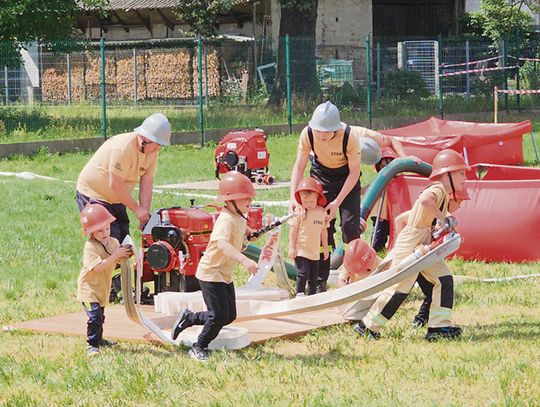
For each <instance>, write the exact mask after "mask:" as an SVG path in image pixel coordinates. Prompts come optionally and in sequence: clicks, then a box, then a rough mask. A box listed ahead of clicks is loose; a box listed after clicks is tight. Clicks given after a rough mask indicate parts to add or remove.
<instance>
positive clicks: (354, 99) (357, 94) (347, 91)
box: [328, 82, 367, 107]
mask: <svg viewBox="0 0 540 407" xmlns="http://www.w3.org/2000/svg"><path fill="white" fill-rule="evenodd" d="M328 98H329V99H330V100H331V101H332V102H333V103H334V104H335V105H336V106H338V107H361V106H365V105H366V102H367V98H366V92H365V90H364V89H363V88H354V87H353V86H352V85H351V84H350V83H349V82H345V83H344V84H343V86H340V87H331V88H330V89H329V90H328Z"/></svg>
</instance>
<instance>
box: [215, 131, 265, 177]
mask: <svg viewBox="0 0 540 407" xmlns="http://www.w3.org/2000/svg"><path fill="white" fill-rule="evenodd" d="M269 162H270V154H269V153H268V149H267V147H266V135H265V134H264V132H263V131H262V130H261V129H255V130H241V131H233V132H230V133H228V134H227V135H225V136H224V137H223V138H222V139H221V141H220V142H219V145H218V146H217V148H216V152H215V165H216V178H219V174H225V173H227V172H229V171H232V170H236V171H238V172H241V173H242V174H244V175H246V176H247V177H248V178H250V179H251V180H252V181H253V182H256V183H257V184H273V183H274V177H273V176H271V175H270V174H269V173H268V165H269Z"/></svg>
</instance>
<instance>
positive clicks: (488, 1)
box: [470, 0, 540, 42]
mask: <svg viewBox="0 0 540 407" xmlns="http://www.w3.org/2000/svg"><path fill="white" fill-rule="evenodd" d="M525 6H527V7H528V8H529V10H530V11H532V12H540V6H539V5H538V0H482V2H481V3H480V9H481V10H480V11H477V12H472V13H470V17H471V24H472V25H474V26H477V27H480V28H481V29H482V32H483V35H485V36H486V37H489V38H490V39H491V40H493V42H497V41H498V40H499V39H501V38H504V37H508V36H510V35H513V34H515V33H520V35H521V36H522V37H523V36H526V35H527V34H529V33H530V32H531V31H532V24H533V22H534V20H533V18H532V16H531V13H530V12H529V11H526V10H525Z"/></svg>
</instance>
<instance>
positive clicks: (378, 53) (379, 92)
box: [377, 42, 381, 102]
mask: <svg viewBox="0 0 540 407" xmlns="http://www.w3.org/2000/svg"><path fill="white" fill-rule="evenodd" d="M377 101H378V102H380V101H381V43H380V42H377Z"/></svg>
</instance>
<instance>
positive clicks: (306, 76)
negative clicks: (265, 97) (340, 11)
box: [175, 0, 319, 106]
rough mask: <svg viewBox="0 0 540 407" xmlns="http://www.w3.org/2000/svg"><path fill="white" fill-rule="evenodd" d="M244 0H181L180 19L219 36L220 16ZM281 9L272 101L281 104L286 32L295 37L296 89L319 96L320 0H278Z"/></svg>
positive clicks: (204, 33)
mask: <svg viewBox="0 0 540 407" xmlns="http://www.w3.org/2000/svg"><path fill="white" fill-rule="evenodd" d="M244 2H245V0H244V1H242V0H181V1H180V2H179V4H178V6H177V8H176V9H175V11H176V14H177V15H178V18H179V19H180V20H182V21H185V22H186V23H188V24H190V26H191V28H192V30H193V32H194V33H195V34H197V35H202V36H205V37H211V36H215V35H217V28H218V18H219V15H220V14H225V13H226V12H228V11H229V10H230V9H231V7H232V6H234V5H235V4H237V3H244ZM277 2H278V3H279V5H280V8H281V18H280V22H279V37H280V43H279V45H278V64H277V71H276V81H275V86H274V87H273V90H272V94H271V95H270V98H269V101H268V104H269V105H271V106H279V105H280V104H281V103H282V101H283V99H284V95H285V87H286V78H285V75H286V72H285V71H286V66H285V35H286V34H289V37H290V40H291V54H293V53H294V54H295V56H296V57H293V58H291V59H292V61H291V73H292V91H293V92H294V94H295V95H297V96H299V97H300V98H304V99H309V98H311V97H313V96H316V95H318V93H319V85H318V81H317V71H316V61H315V25H316V22H317V6H318V0H277Z"/></svg>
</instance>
